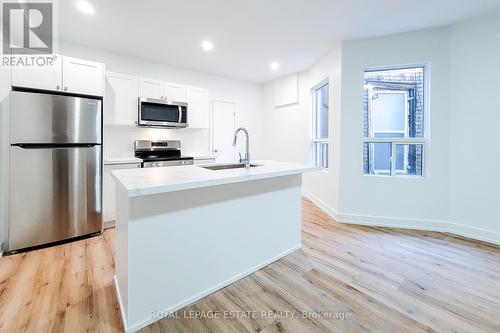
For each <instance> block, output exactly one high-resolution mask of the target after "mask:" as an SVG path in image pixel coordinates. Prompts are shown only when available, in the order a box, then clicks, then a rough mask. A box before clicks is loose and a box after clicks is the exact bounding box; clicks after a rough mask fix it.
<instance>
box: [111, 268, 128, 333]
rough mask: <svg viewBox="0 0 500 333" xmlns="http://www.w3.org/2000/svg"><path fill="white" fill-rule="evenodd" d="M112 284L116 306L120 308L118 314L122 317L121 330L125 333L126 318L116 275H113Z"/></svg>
mask: <svg viewBox="0 0 500 333" xmlns="http://www.w3.org/2000/svg"><path fill="white" fill-rule="evenodd" d="M113 282H114V283H113V284H114V285H115V292H116V298H117V299H118V306H119V307H120V314H121V315H122V324H123V329H124V330H125V332H127V317H125V308H124V307H123V301H122V295H121V294H120V288H119V287H118V281H117V280H116V275H113Z"/></svg>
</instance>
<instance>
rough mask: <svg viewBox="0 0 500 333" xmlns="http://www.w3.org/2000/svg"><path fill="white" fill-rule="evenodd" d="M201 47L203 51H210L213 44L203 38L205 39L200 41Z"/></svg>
mask: <svg viewBox="0 0 500 333" xmlns="http://www.w3.org/2000/svg"><path fill="white" fill-rule="evenodd" d="M201 47H202V48H203V50H205V51H211V50H213V48H214V44H212V42H211V41H209V40H205V41H203V43H201Z"/></svg>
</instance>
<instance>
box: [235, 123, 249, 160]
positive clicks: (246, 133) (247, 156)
mask: <svg viewBox="0 0 500 333" xmlns="http://www.w3.org/2000/svg"><path fill="white" fill-rule="evenodd" d="M240 131H243V133H245V135H246V137H247V144H246V153H245V158H241V153H238V154H239V155H240V163H245V168H250V142H249V141H250V139H249V137H248V131H247V130H246V129H245V128H243V127H240V128H238V129H237V130H236V132H234V139H233V147H236V140H238V133H239V132H240Z"/></svg>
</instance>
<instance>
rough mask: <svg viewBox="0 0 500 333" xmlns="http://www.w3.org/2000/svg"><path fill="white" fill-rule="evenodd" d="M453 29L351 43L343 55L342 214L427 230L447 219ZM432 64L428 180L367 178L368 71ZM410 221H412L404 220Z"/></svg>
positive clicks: (340, 210) (430, 30)
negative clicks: (365, 110) (365, 86)
mask: <svg viewBox="0 0 500 333" xmlns="http://www.w3.org/2000/svg"><path fill="white" fill-rule="evenodd" d="M448 41H449V31H448V28H439V29H429V30H422V31H416V32H411V33H404V34H398V35H392V36H387V37H382V38H372V39H365V40H357V41H350V42H346V43H344V44H343V53H342V122H341V129H342V133H341V136H342V137H341V152H342V156H341V158H340V159H341V165H340V193H341V196H340V202H339V213H341V214H344V215H347V216H343V217H344V218H345V219H350V220H354V221H363V220H364V219H366V216H369V218H368V220H370V221H373V220H375V219H378V220H385V221H383V223H384V224H385V223H389V221H388V220H387V219H385V217H390V218H396V219H397V220H398V221H396V223H397V224H403V225H404V224H407V225H408V226H416V227H419V226H425V225H427V223H428V222H429V221H433V220H437V221H445V220H446V219H447V216H448V212H447V208H446V207H448V171H449V170H448V168H449V165H448V158H449V157H448V143H449V107H448V105H449V83H450V82H449V76H450V72H449V48H448ZM408 64H429V65H430V71H429V72H428V73H429V79H430V81H429V82H430V94H429V95H428V96H427V98H430V103H429V105H430V108H429V109H428V110H427V114H426V116H427V117H430V118H429V124H430V126H429V128H428V131H427V135H428V136H429V138H430V140H429V145H428V149H427V151H426V152H425V153H426V154H427V161H428V163H427V169H426V177H423V178H387V177H379V176H364V175H363V154H362V152H363V83H364V71H365V69H367V68H373V67H381V66H393V65H408ZM405 219H409V220H405Z"/></svg>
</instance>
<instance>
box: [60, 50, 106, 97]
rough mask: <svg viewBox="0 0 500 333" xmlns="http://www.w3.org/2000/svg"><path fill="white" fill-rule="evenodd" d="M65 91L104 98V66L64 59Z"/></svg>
mask: <svg viewBox="0 0 500 333" xmlns="http://www.w3.org/2000/svg"><path fill="white" fill-rule="evenodd" d="M62 68H63V75H62V78H63V91H64V92H70V93H75V94H84V95H92V96H104V64H102V63H98V62H93V61H88V60H82V59H77V58H71V57H66V56H64V57H63V66H62Z"/></svg>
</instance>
